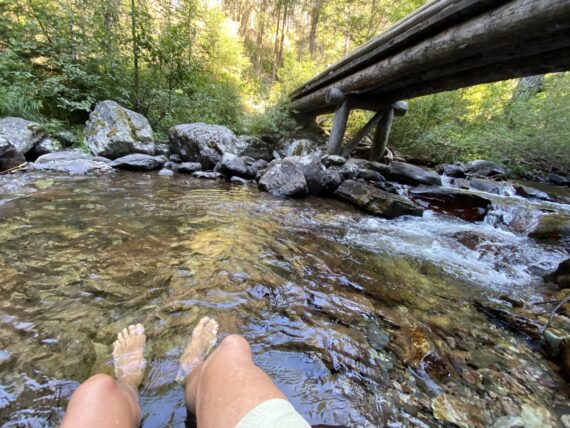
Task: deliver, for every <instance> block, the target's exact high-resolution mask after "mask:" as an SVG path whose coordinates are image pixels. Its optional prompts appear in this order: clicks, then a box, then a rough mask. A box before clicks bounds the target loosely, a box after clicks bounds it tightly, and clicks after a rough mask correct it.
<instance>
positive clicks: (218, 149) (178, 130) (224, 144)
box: [168, 123, 236, 169]
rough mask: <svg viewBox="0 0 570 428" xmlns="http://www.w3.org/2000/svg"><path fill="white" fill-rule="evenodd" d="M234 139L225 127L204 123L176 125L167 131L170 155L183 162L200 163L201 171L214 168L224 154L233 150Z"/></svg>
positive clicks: (232, 134)
mask: <svg viewBox="0 0 570 428" xmlns="http://www.w3.org/2000/svg"><path fill="white" fill-rule="evenodd" d="M235 138H236V137H235V135H234V133H233V132H232V131H230V130H229V129H228V128H226V127H225V126H219V125H208V124H205V123H190V124H184V125H176V126H173V127H172V128H170V129H169V131H168V141H169V143H170V151H171V153H173V154H176V155H178V156H179V157H180V159H181V160H182V161H185V162H200V164H201V165H202V168H203V169H212V168H214V166H216V164H217V163H218V162H219V161H220V160H221V159H222V154H223V153H224V152H226V151H230V150H229V149H232V150H234V149H235V141H234V140H235ZM230 152H231V151H230Z"/></svg>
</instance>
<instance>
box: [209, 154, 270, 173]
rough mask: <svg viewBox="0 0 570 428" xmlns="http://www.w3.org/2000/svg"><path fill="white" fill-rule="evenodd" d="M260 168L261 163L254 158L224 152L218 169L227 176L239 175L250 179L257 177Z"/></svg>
mask: <svg viewBox="0 0 570 428" xmlns="http://www.w3.org/2000/svg"><path fill="white" fill-rule="evenodd" d="M259 168H260V165H258V164H257V163H256V161H255V159H253V158H250V157H247V156H236V155H233V154H231V153H224V156H223V157H222V160H221V161H220V165H219V166H218V167H217V169H216V170H217V172H220V173H222V174H224V175H225V176H226V177H233V176H238V177H242V178H246V179H250V178H255V175H256V174H257V171H258V170H259Z"/></svg>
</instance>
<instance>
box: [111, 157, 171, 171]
mask: <svg viewBox="0 0 570 428" xmlns="http://www.w3.org/2000/svg"><path fill="white" fill-rule="evenodd" d="M166 162H167V159H166V158H165V157H164V156H150V155H143V154H140V153H135V154H132V155H127V156H123V157H120V158H118V159H115V160H114V161H113V162H111V166H112V167H113V168H117V169H124V170H127V171H153V170H155V169H161V168H162V167H163V166H164V164H165V163H166Z"/></svg>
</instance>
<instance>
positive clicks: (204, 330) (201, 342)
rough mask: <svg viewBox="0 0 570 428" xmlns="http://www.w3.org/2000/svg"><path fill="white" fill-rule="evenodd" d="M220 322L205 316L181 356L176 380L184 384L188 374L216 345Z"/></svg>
mask: <svg viewBox="0 0 570 428" xmlns="http://www.w3.org/2000/svg"><path fill="white" fill-rule="evenodd" d="M217 334H218V323H217V322H216V320H214V319H211V318H208V317H204V318H202V319H201V320H200V322H199V323H198V325H197V326H196V327H195V328H194V331H193V332H192V339H191V340H190V343H189V344H188V345H187V346H186V349H185V350H184V353H183V354H182V357H180V369H179V370H178V374H177V375H176V382H178V383H180V384H182V385H183V384H184V382H185V381H186V378H187V377H188V375H189V374H190V373H191V372H192V371H193V370H194V369H196V368H197V367H198V366H199V365H200V364H202V362H203V361H204V359H205V358H206V355H208V352H210V350H211V349H212V348H213V347H214V345H215V344H216V340H217V337H216V336H217Z"/></svg>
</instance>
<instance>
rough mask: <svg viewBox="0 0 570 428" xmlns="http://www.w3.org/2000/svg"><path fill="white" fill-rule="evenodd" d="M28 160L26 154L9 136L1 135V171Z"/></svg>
mask: <svg viewBox="0 0 570 428" xmlns="http://www.w3.org/2000/svg"><path fill="white" fill-rule="evenodd" d="M25 162H26V159H25V158H24V155H23V154H22V153H20V152H19V151H18V150H17V149H16V147H14V145H13V144H12V143H10V141H8V139H7V138H5V137H3V136H0V172H1V171H6V170H8V169H10V168H15V167H17V166H19V165H22V164H23V163H25Z"/></svg>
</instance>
